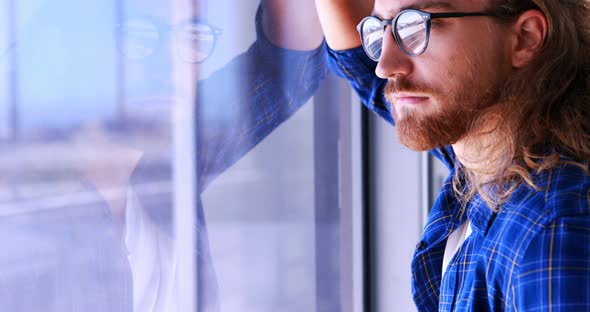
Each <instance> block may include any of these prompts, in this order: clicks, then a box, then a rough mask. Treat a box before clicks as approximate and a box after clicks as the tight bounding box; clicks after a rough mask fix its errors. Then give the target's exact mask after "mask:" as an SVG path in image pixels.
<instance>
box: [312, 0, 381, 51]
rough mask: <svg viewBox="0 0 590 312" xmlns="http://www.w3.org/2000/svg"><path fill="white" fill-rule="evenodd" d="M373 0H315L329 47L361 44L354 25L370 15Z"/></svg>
mask: <svg viewBox="0 0 590 312" xmlns="http://www.w3.org/2000/svg"><path fill="white" fill-rule="evenodd" d="M374 5H375V1H374V0H316V7H317V9H318V15H319V18H320V22H321V24H322V28H323V29H324V35H325V36H326V41H327V43H328V45H329V46H330V48H332V49H333V50H346V49H351V48H356V47H358V46H360V45H361V40H360V38H359V34H358V32H357V30H356V25H357V24H358V23H359V22H360V21H361V20H362V19H363V18H364V17H365V16H368V15H371V12H372V10H373V6H374Z"/></svg>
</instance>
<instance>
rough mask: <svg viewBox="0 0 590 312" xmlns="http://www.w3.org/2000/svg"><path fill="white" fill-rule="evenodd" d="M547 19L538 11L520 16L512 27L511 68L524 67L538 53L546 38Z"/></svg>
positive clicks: (527, 12)
mask: <svg viewBox="0 0 590 312" xmlns="http://www.w3.org/2000/svg"><path fill="white" fill-rule="evenodd" d="M547 30H548V26H547V17H546V16H545V14H544V13H543V12H541V11H538V10H529V11H526V12H524V13H523V14H521V15H520V17H519V18H518V19H517V20H516V22H515V23H514V25H513V27H512V31H513V32H512V66H513V67H514V68H521V67H524V66H526V65H527V64H528V63H529V62H530V61H531V60H532V59H533V58H534V57H535V56H536V55H537V53H539V51H540V50H541V48H542V47H543V44H544V42H545V38H546V36H547Z"/></svg>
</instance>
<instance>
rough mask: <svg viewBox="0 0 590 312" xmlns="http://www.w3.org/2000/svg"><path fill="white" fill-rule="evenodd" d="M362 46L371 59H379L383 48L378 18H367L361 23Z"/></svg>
mask: <svg viewBox="0 0 590 312" xmlns="http://www.w3.org/2000/svg"><path fill="white" fill-rule="evenodd" d="M361 37H362V41H363V48H364V49H365V52H366V53H367V55H368V56H369V57H370V58H371V59H372V60H373V61H379V58H380V57H381V49H382V48H383V28H382V27H381V21H379V19H377V18H374V17H370V18H367V19H366V20H365V21H364V22H363V24H362V25H361Z"/></svg>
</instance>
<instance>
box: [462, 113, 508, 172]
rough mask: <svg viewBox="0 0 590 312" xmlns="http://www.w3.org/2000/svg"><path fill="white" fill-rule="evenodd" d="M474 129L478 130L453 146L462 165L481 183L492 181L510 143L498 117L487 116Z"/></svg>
mask: <svg viewBox="0 0 590 312" xmlns="http://www.w3.org/2000/svg"><path fill="white" fill-rule="evenodd" d="M474 129H478V130H477V131H473V133H470V134H469V135H467V136H466V137H465V138H464V139H462V140H460V141H458V142H457V143H455V144H453V145H452V146H453V150H454V152H455V155H456V156H457V159H458V160H459V162H460V163H461V165H462V166H463V167H464V168H465V169H466V170H468V171H469V172H470V173H471V174H472V175H473V178H475V179H476V180H477V181H478V182H479V183H486V182H489V181H491V180H492V179H493V177H494V176H495V175H496V174H497V173H498V172H497V171H498V168H501V167H502V162H503V161H504V160H505V157H504V156H505V153H506V150H507V149H508V148H509V145H508V141H507V139H506V137H504V136H503V135H502V131H501V129H500V128H499V123H498V120H497V119H496V118H492V119H487V118H486V119H485V120H482V122H481V125H478V126H476V127H474Z"/></svg>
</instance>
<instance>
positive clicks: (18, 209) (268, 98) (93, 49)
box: [0, 0, 325, 312]
mask: <svg viewBox="0 0 590 312" xmlns="http://www.w3.org/2000/svg"><path fill="white" fill-rule="evenodd" d="M113 3H114V2H108V3H106V2H105V3H95V4H93V5H92V6H91V8H89V7H88V3H84V2H81V3H77V2H71V1H47V2H43V1H30V2H24V4H21V3H19V10H15V11H13V12H10V13H8V14H6V15H7V16H11V17H12V18H13V19H14V20H17V24H18V25H19V26H23V25H24V26H23V27H22V29H23V30H21V29H20V28H19V32H17V35H18V36H17V37H16V39H17V40H16V41H17V42H16V44H15V48H14V50H12V51H10V52H11V53H13V54H15V55H16V56H18V57H19V58H20V59H22V60H25V61H23V62H21V63H19V64H20V65H21V67H20V74H21V76H22V77H23V79H22V82H21V86H20V88H21V90H22V92H21V93H20V94H19V96H20V99H21V102H20V103H19V104H21V109H22V110H23V112H24V113H23V120H24V121H25V122H23V125H22V129H21V130H22V132H21V133H20V135H21V137H20V141H18V142H17V143H18V144H14V146H13V147H14V148H15V149H16V150H19V148H20V147H21V146H26V147H28V148H29V150H32V153H33V154H36V155H35V157H34V159H33V160H27V158H28V157H26V156H29V155H28V154H27V155H24V153H22V152H21V154H19V153H17V154H16V155H12V156H13V157H7V158H9V159H10V160H12V161H13V163H14V164H15V167H16V168H17V170H14V171H10V172H9V173H10V174H3V175H2V182H3V183H2V184H3V185H12V186H13V187H14V188H15V189H17V190H21V189H24V190H27V187H30V185H33V184H39V185H41V186H46V185H55V186H56V187H55V188H54V189H50V190H45V189H43V190H42V192H57V193H58V194H57V196H54V197H52V196H47V197H48V198H49V199H53V200H44V199H45V198H46V197H44V196H45V195H47V194H41V196H40V195H39V194H38V193H36V192H34V191H30V193H26V192H23V193H24V198H21V197H18V196H17V197H16V199H13V200H12V201H11V200H10V197H9V200H8V202H3V203H2V204H3V205H2V208H3V209H2V217H1V218H0V224H1V225H0V231H1V234H2V235H0V236H1V237H2V240H1V241H0V245H1V248H2V251H3V252H2V255H0V265H1V266H2V271H1V273H0V304H1V305H2V307H3V309H4V310H9V311H37V310H44V311H139V312H144V311H185V309H186V307H185V306H181V304H182V303H183V301H181V300H180V299H181V298H180V293H181V292H182V291H187V290H186V289H182V286H183V285H184V284H183V280H190V279H194V276H181V275H179V274H180V273H182V272H181V271H180V270H179V266H180V265H179V263H180V260H179V257H180V256H181V255H182V254H181V253H180V251H179V250H177V248H176V247H177V245H176V240H179V239H183V237H180V238H179V237H175V236H174V225H175V224H174V222H173V218H172V216H173V215H174V213H175V212H176V211H173V210H174V208H177V207H178V205H179V204H178V203H175V202H174V200H173V196H174V193H175V192H177V191H178V190H177V189H174V188H173V187H172V185H174V184H173V181H172V179H173V177H172V176H173V174H172V170H173V169H172V167H173V166H172V165H173V164H172V163H171V162H172V161H171V158H172V155H174V153H175V152H177V151H178V150H174V151H173V148H172V137H173V135H172V133H173V129H174V127H175V126H176V124H177V123H183V122H184V120H183V119H182V118H187V116H182V115H180V117H179V116H178V115H173V112H174V111H176V112H177V113H178V111H180V112H183V111H182V110H179V109H178V107H184V108H186V107H193V108H194V109H193V110H187V111H194V112H195V114H194V120H195V122H194V124H191V126H192V127H193V128H191V129H196V130H197V131H196V135H195V136H197V140H196V141H197V143H196V155H188V157H194V158H196V163H197V168H196V171H197V172H196V176H197V179H198V183H197V186H198V190H196V192H195V193H196V194H198V195H200V193H201V192H202V191H203V190H204V189H205V188H206V186H207V185H208V184H209V183H210V182H211V181H212V180H213V179H214V178H215V177H216V176H218V175H219V174H221V173H222V172H223V171H224V170H226V169H227V168H228V167H229V166H231V165H232V164H233V163H235V162H236V161H237V160H238V159H239V158H240V157H242V156H243V155H244V154H246V153H247V152H248V151H249V150H251V149H252V148H253V147H254V146H255V145H256V144H258V143H259V142H260V141H261V140H263V139H264V138H265V137H266V136H268V135H269V134H270V133H271V132H272V131H273V130H274V129H276V128H277V127H278V126H279V125H280V124H281V123H282V122H284V121H285V120H286V119H288V118H289V117H290V116H292V114H293V113H294V112H295V111H297V109H298V108H300V107H301V106H302V105H303V104H304V103H305V102H306V101H307V100H308V99H309V97H310V96H311V95H312V94H313V92H314V91H315V90H316V89H317V87H318V85H319V81H320V80H321V79H322V78H323V76H324V74H325V70H324V67H325V66H324V61H323V52H322V48H321V42H322V34H321V31H320V27H319V25H317V21H316V19H317V18H316V17H315V9H314V7H313V5H312V3H310V1H299V2H297V3H295V4H292V3H289V1H284V0H268V1H267V0H263V1H261V7H260V8H259V10H258V13H257V15H256V22H255V25H256V34H257V38H256V40H255V42H254V44H252V45H251V46H250V47H249V49H248V50H247V51H246V52H244V53H242V54H240V55H239V56H237V57H236V58H234V59H232V60H231V61H230V62H229V63H228V64H226V65H225V66H223V67H222V68H221V69H219V70H217V71H216V72H215V73H213V74H211V75H210V76H209V77H208V78H207V79H201V80H199V81H197V78H201V77H200V74H201V71H202V70H203V68H202V64H204V63H203V61H205V59H206V58H207V57H208V56H210V55H211V54H212V53H214V52H215V50H214V49H213V48H214V47H215V40H216V39H217V38H216V37H217V36H218V35H219V33H220V30H219V29H216V27H214V26H211V25H209V23H208V22H205V21H204V19H203V18H204V17H207V14H206V12H207V11H206V9H207V8H206V7H204V6H205V5H206V4H207V3H206V2H202V1H181V0H177V1H167V2H162V1H157V0H147V1H146V0H139V1H135V0H129V1H118V2H116V3H115V5H113ZM210 5H213V4H210ZM30 8H35V9H36V10H37V13H36V14H33V15H32V18H31V19H28V18H25V17H24V15H25V14H22V12H21V9H22V11H26V9H30ZM15 12H16V13H15ZM113 12H116V14H114V15H115V16H113ZM310 13H311V14H310ZM11 14H13V15H11ZM27 22H28V23H27ZM212 23H214V22H212ZM30 24H32V26H31V25H30ZM295 25H297V27H295ZM300 25H304V26H303V27H306V28H307V27H309V28H310V31H305V30H302V29H301V28H300V27H301V26H300ZM314 25H315V27H314ZM295 30H296V31H295ZM232 31H233V30H232V29H227V30H224V35H226V36H227V35H228V34H231V32H232ZM113 34H115V36H116V37H115V36H113ZM114 39H116V40H114ZM113 41H115V42H113ZM195 41H196V42H195ZM115 48H116V49H115ZM40 51H42V53H41V52H40ZM35 66H37V67H35ZM55 77H60V79H56V78H55ZM97 77H100V78H99V79H97ZM235 81H238V82H239V88H233V87H232V86H233V85H231V82H235ZM113 85H115V86H116V87H115V88H114V89H116V90H112V89H109V88H108V87H109V86H113ZM195 86H197V87H196V88H195ZM117 88H118V89H117ZM48 89H49V91H48ZM195 89H196V91H195ZM195 93H196V94H195ZM117 105H120V107H118V106H117ZM110 108H119V109H118V110H116V111H117V113H119V114H120V115H119V116H116V117H113V116H112V114H113V111H114V110H111V109H110ZM64 111H65V112H68V114H66V115H67V117H69V119H68V118H58V117H59V116H57V115H56V112H64ZM187 119H190V118H187ZM52 122H54V124H52ZM60 122H61V123H60ZM55 129H59V130H61V132H60V133H61V134H60V135H56V136H55V137H57V139H55V138H53V137H51V136H47V133H52V131H56V130H55ZM56 132H57V131H56ZM188 137H190V136H188ZM45 143H49V144H46V145H51V147H52V148H51V149H49V152H48V151H47V150H45ZM54 146H59V147H60V148H54ZM22 150H23V149H20V151H22ZM64 150H65V152H64ZM187 151H190V149H187ZM56 152H59V153H57V154H58V155H54V153H56ZM38 155H42V157H38ZM185 156H186V155H185ZM174 165H178V164H174ZM5 169H6V168H3V172H4V173H7V172H6V171H7V170H5ZM63 181H66V182H67V183H61V182H63ZM19 183H21V185H19ZM62 184H68V189H67V190H65V191H63V189H61V188H60V187H61V185H62ZM55 189H57V191H55ZM60 192H63V193H60ZM15 193H16V192H15ZM49 195H55V194H49ZM55 198H57V200H55ZM197 202H198V204H197V207H190V209H195V208H196V215H197V221H196V222H197V224H195V225H194V227H192V228H191V229H194V232H193V233H191V234H194V235H195V237H196V240H197V247H196V250H195V253H191V252H189V253H188V254H189V255H190V256H191V257H194V259H196V260H197V261H196V262H197V267H198V278H197V291H198V293H195V294H190V295H191V296H194V297H195V299H197V309H198V311H203V312H204V311H217V310H219V302H218V300H219V298H218V295H217V280H216V277H215V273H214V270H213V264H212V263H211V262H212V261H211V255H210V250H209V246H208V237H207V231H206V226H205V220H204V212H203V207H202V205H201V203H200V198H199V199H198V200H197ZM191 247H192V246H191ZM191 251H192V250H191ZM184 254H187V253H186V252H185V253H184ZM188 261H190V260H188Z"/></svg>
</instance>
